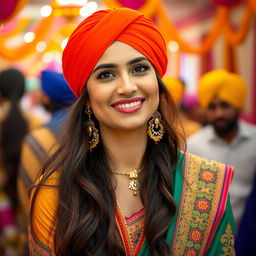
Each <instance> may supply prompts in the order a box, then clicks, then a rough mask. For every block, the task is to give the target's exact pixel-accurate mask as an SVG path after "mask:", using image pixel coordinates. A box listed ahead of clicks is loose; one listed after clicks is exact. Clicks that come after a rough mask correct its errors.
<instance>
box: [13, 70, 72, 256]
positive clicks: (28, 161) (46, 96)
mask: <svg viewBox="0 0 256 256" xmlns="http://www.w3.org/2000/svg"><path fill="white" fill-rule="evenodd" d="M40 80H41V90H42V99H41V101H42V104H43V106H44V107H45V108H46V110H47V111H48V112H49V113H51V119H50V120H49V121H48V122H46V123H44V124H42V125H41V126H39V127H37V128H36V129H33V130H32V131H31V132H29V133H28V134H27V136H26V137H25V139H24V141H23V144H22V151H21V165H20V168H19V174H18V192H19V193H18V194H19V200H20V203H21V206H22V211H23V214H22V218H21V219H22V221H21V222H22V226H23V228H22V229H23V230H24V232H23V233H24V236H23V238H22V240H23V248H24V251H27V250H26V247H27V246H26V245H27V242H26V236H27V233H26V227H27V224H28V212H29V199H28V192H29V189H30V188H31V187H32V186H33V185H34V182H35V180H36V177H37V174H38V171H39V170H40V169H41V167H42V165H43V162H44V161H45V159H46V158H47V157H48V155H49V154H51V152H52V150H54V146H55V145H56V143H57V141H58V137H59V135H60V131H61V129H63V126H64V123H65V121H66V119H67V116H68V112H69V107H70V105H72V104H73V103H74V102H75V100H76V97H75V96H74V94H73V93H72V91H71V90H70V88H69V86H68V84H67V82H66V81H65V79H64V77H63V75H62V74H60V73H57V72H54V71H51V70H44V71H42V72H41V77H40ZM26 220H27V221H26ZM24 254H28V252H26V253H24Z"/></svg>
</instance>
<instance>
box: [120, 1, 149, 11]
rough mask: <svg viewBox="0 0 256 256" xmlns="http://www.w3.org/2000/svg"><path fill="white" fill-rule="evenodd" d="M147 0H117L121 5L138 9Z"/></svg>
mask: <svg viewBox="0 0 256 256" xmlns="http://www.w3.org/2000/svg"><path fill="white" fill-rule="evenodd" d="M145 1H147V0H119V3H120V4H121V5H122V6H125V7H129V8H131V9H135V10H136V9H139V8H140V7H141V6H142V5H143V4H144V3H145Z"/></svg>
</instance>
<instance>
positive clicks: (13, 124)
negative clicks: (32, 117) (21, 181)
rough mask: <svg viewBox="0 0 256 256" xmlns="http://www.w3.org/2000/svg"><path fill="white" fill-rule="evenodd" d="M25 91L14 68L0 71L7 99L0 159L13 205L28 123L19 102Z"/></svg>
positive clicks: (1, 92)
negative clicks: (7, 106) (22, 146)
mask: <svg viewBox="0 0 256 256" xmlns="http://www.w3.org/2000/svg"><path fill="white" fill-rule="evenodd" d="M24 92H25V78H24V75H23V74H22V73H21V72H20V71H19V70H16V69H8V70H4V71H2V72H1V73H0V95H1V98H2V100H5V101H8V102H9V104H10V106H9V109H8V112H7V113H6V114H5V115H4V117H3V119H2V120H1V123H0V125H1V129H0V130H1V131H0V150H1V158H2V159H1V161H2V165H3V167H4V169H5V171H6V176H7V181H6V184H5V190H6V192H7V193H8V195H9V196H10V198H11V201H12V204H13V207H14V208H15V207H16V205H17V186H16V179H17V174H18V168H19V163H20V151H21V144H22V140H23V138H24V136H25V135H26V133H27V130H28V124H27V121H26V119H25V117H24V116H23V114H22V112H21V110H20V107H19V104H20V100H21V97H22V95H23V94H24Z"/></svg>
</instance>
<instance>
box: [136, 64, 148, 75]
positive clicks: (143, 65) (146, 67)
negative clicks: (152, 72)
mask: <svg viewBox="0 0 256 256" xmlns="http://www.w3.org/2000/svg"><path fill="white" fill-rule="evenodd" d="M137 68H143V69H144V70H142V71H141V70H140V71H136V69H137ZM149 69H150V67H149V66H147V65H145V64H139V65H136V66H135V67H134V68H133V71H132V73H134V72H135V73H143V72H146V71H147V70H149Z"/></svg>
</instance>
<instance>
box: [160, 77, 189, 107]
mask: <svg viewBox="0 0 256 256" xmlns="http://www.w3.org/2000/svg"><path fill="white" fill-rule="evenodd" d="M163 82H164V84H165V85H166V88H167V90H168V92H169V93H170V94H171V95H172V97H173V99H174V101H175V103H176V104H179V103H180V102H181V100H182V98H183V95H184V85H183V84H182V82H181V81H180V80H178V79H176V78H173V77H164V78H163Z"/></svg>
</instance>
